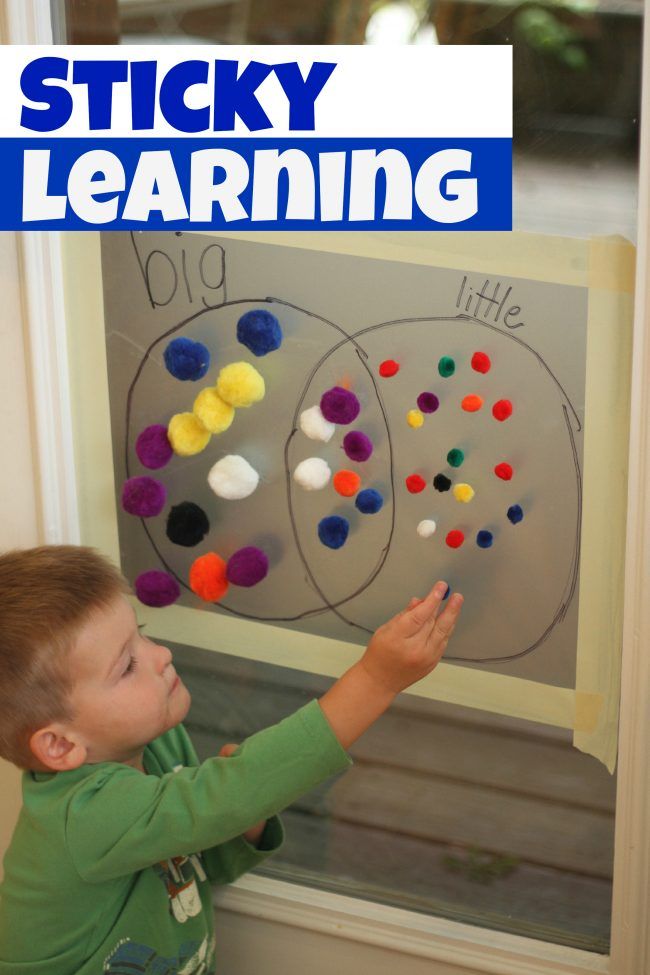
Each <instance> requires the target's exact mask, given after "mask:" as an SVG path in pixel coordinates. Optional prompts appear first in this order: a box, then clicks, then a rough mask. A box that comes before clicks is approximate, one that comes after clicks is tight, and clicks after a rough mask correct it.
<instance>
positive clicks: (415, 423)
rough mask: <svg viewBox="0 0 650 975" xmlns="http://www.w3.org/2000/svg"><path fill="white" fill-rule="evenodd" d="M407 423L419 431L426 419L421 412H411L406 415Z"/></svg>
mask: <svg viewBox="0 0 650 975" xmlns="http://www.w3.org/2000/svg"><path fill="white" fill-rule="evenodd" d="M406 422H407V423H408V425H409V426H410V427H413V429H414V430H417V429H418V427H421V426H422V424H423V423H424V417H423V416H422V414H421V413H420V411H419V410H409V411H408V413H407V414H406Z"/></svg>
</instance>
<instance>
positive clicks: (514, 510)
mask: <svg viewBox="0 0 650 975" xmlns="http://www.w3.org/2000/svg"><path fill="white" fill-rule="evenodd" d="M523 517H524V513H523V511H522V508H521V505H519V504H512V505H510V507H509V508H508V520H509V521H511V522H512V524H513V525H516V524H518V523H519V522H520V521H522V519H523Z"/></svg>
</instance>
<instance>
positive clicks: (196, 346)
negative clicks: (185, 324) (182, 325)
mask: <svg viewBox="0 0 650 975" xmlns="http://www.w3.org/2000/svg"><path fill="white" fill-rule="evenodd" d="M163 358H164V360H165V365H166V366H167V370H168V371H169V372H171V374H172V376H173V377H174V378H175V379H183V380H187V379H190V380H192V381H193V382H196V380H197V379H202V378H203V376H205V374H206V372H207V371H208V369H209V368H210V353H209V352H208V350H207V349H206V347H205V346H204V345H203V344H202V343H201V342H193V341H192V339H184V338H179V339H172V340H171V342H170V343H169V345H168V346H167V348H166V349H165V351H164V353H163Z"/></svg>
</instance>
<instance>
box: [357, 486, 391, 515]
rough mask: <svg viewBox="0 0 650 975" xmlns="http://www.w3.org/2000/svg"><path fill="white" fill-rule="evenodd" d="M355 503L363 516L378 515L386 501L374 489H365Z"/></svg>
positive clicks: (360, 492)
mask: <svg viewBox="0 0 650 975" xmlns="http://www.w3.org/2000/svg"><path fill="white" fill-rule="evenodd" d="M354 503H355V505H356V506H357V508H358V509H359V511H360V512H361V514H362V515H376V514H377V512H378V511H381V509H382V507H383V505H384V499H383V498H382V496H381V494H380V493H379V491H375V490H374V488H364V490H363V491H359V493H358V495H357V497H356V500H355V502H354Z"/></svg>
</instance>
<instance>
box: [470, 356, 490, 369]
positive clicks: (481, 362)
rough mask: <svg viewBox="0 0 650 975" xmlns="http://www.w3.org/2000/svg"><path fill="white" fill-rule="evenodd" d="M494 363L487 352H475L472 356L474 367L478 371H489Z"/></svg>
mask: <svg viewBox="0 0 650 975" xmlns="http://www.w3.org/2000/svg"><path fill="white" fill-rule="evenodd" d="M491 366H492V363H491V361H490V357H489V355H488V354H487V352H475V353H474V355H473V356H472V369H475V370H476V372H489V371H490V368H491Z"/></svg>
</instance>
